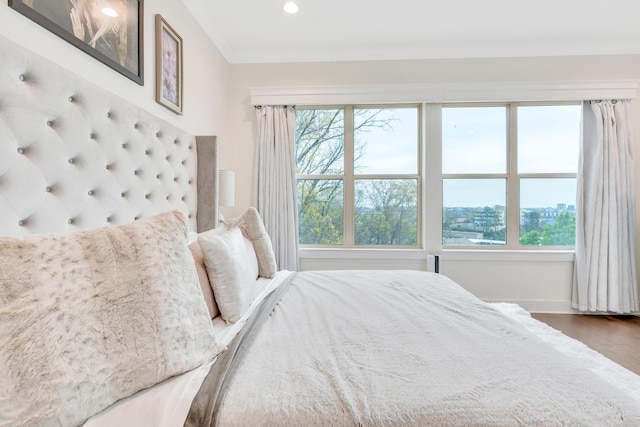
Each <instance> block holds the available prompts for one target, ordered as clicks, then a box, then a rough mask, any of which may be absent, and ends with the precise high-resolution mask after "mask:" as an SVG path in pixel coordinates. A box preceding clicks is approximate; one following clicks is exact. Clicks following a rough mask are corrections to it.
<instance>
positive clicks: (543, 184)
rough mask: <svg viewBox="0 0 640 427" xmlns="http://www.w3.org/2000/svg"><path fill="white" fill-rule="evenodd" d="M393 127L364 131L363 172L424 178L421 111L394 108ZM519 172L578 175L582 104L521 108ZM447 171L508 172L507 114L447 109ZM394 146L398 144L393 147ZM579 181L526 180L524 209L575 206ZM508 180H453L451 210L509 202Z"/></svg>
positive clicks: (448, 198)
mask: <svg viewBox="0 0 640 427" xmlns="http://www.w3.org/2000/svg"><path fill="white" fill-rule="evenodd" d="M388 113H389V116H390V117H394V118H395V119H396V120H394V121H393V129H389V130H385V129H374V130H371V131H368V132H364V133H361V134H360V137H361V138H364V139H366V141H367V145H366V151H365V156H363V157H362V158H361V159H360V161H359V164H358V166H359V173H416V172H417V161H416V156H415V153H416V150H417V142H418V135H417V128H418V126H417V123H418V116H417V113H416V109H400V108H398V109H391V110H388ZM517 114H518V135H517V140H518V146H517V150H518V153H519V156H518V170H519V171H520V173H546V172H562V173H575V172H576V171H577V164H578V143H579V137H580V114H581V106H580V105H555V106H520V107H519V108H518V111H517ZM442 122H443V129H442V135H443V149H442V151H443V164H442V168H443V173H445V174H455V173H474V174H482V173H494V174H500V173H505V172H506V169H507V109H506V107H503V106H495V107H471V108H467V107H455V108H454V107H450V108H443V114H442ZM389 141H393V143H392V144H390V143H389ZM575 186H576V180H575V179H572V178H569V179H553V180H550V179H524V180H522V182H521V188H520V196H521V207H523V208H527V207H556V205H557V204H559V203H565V204H568V205H572V204H575V191H576V187H575ZM505 192H506V190H505V181H504V180H503V179H487V180H460V179H456V180H445V182H444V185H443V205H444V206H457V207H477V206H493V205H505V201H506V199H505Z"/></svg>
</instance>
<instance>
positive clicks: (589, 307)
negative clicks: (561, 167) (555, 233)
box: [572, 100, 638, 313]
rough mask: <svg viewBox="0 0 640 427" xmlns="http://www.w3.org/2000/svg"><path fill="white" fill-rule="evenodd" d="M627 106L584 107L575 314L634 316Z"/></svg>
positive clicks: (631, 148)
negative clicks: (613, 313) (576, 312)
mask: <svg viewBox="0 0 640 427" xmlns="http://www.w3.org/2000/svg"><path fill="white" fill-rule="evenodd" d="M630 114H631V105H630V103H629V101H624V100H621V101H586V102H584V104H583V124H582V138H581V147H580V163H579V166H578V185H577V200H576V255H575V256H576V259H575V274H574V279H573V301H572V305H573V307H574V308H576V309H578V310H580V311H589V312H595V311H606V312H616V313H629V312H634V311H638V296H637V292H638V290H637V283H636V269H635V261H636V259H635V238H634V233H635V227H634V221H635V188H634V184H635V156H634V151H635V149H634V146H633V144H634V140H633V132H632V119H631V117H630Z"/></svg>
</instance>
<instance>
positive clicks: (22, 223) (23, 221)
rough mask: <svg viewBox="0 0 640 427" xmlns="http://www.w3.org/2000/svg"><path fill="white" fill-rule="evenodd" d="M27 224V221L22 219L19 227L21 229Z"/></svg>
mask: <svg viewBox="0 0 640 427" xmlns="http://www.w3.org/2000/svg"><path fill="white" fill-rule="evenodd" d="M26 223H27V221H25V220H24V219H21V220H20V221H18V225H19V226H20V227H24V225H25V224H26Z"/></svg>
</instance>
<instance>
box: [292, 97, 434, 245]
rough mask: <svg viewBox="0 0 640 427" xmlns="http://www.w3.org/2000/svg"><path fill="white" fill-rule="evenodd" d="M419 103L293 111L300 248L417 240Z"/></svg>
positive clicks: (403, 242) (417, 241)
mask: <svg viewBox="0 0 640 427" xmlns="http://www.w3.org/2000/svg"><path fill="white" fill-rule="evenodd" d="M419 123H420V107H419V106H416V105H413V106H404V105H403V106H388V107H386V106H385V107H380V106H375V107H368V106H340V107H336V108H329V107H318V108H300V107H299V108H298V109H297V110H296V168H297V182H298V184H297V187H298V188H297V191H298V221H299V227H298V232H299V238H300V244H302V245H315V246H329V247H336V246H342V247H417V246H418V245H419V244H420V223H419V218H420V193H421V192H420V162H419V159H420V156H419V152H420V149H419V141H420V129H419Z"/></svg>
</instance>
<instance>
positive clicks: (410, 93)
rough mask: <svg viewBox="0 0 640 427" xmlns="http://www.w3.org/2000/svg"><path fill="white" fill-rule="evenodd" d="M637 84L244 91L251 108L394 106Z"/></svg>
mask: <svg viewBox="0 0 640 427" xmlns="http://www.w3.org/2000/svg"><path fill="white" fill-rule="evenodd" d="M638 89H639V82H638V81H637V80H585V81H533V82H531V81H529V82H490V83H477V82H476V83H474V82H470V83H426V84H392V85H335V86H271V87H252V88H249V91H250V94H251V105H332V104H345V105H346V104H397V103H423V102H426V103H441V102H442V103H444V102H518V101H519V102H530V101H583V100H588V99H635V98H637V97H638Z"/></svg>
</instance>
